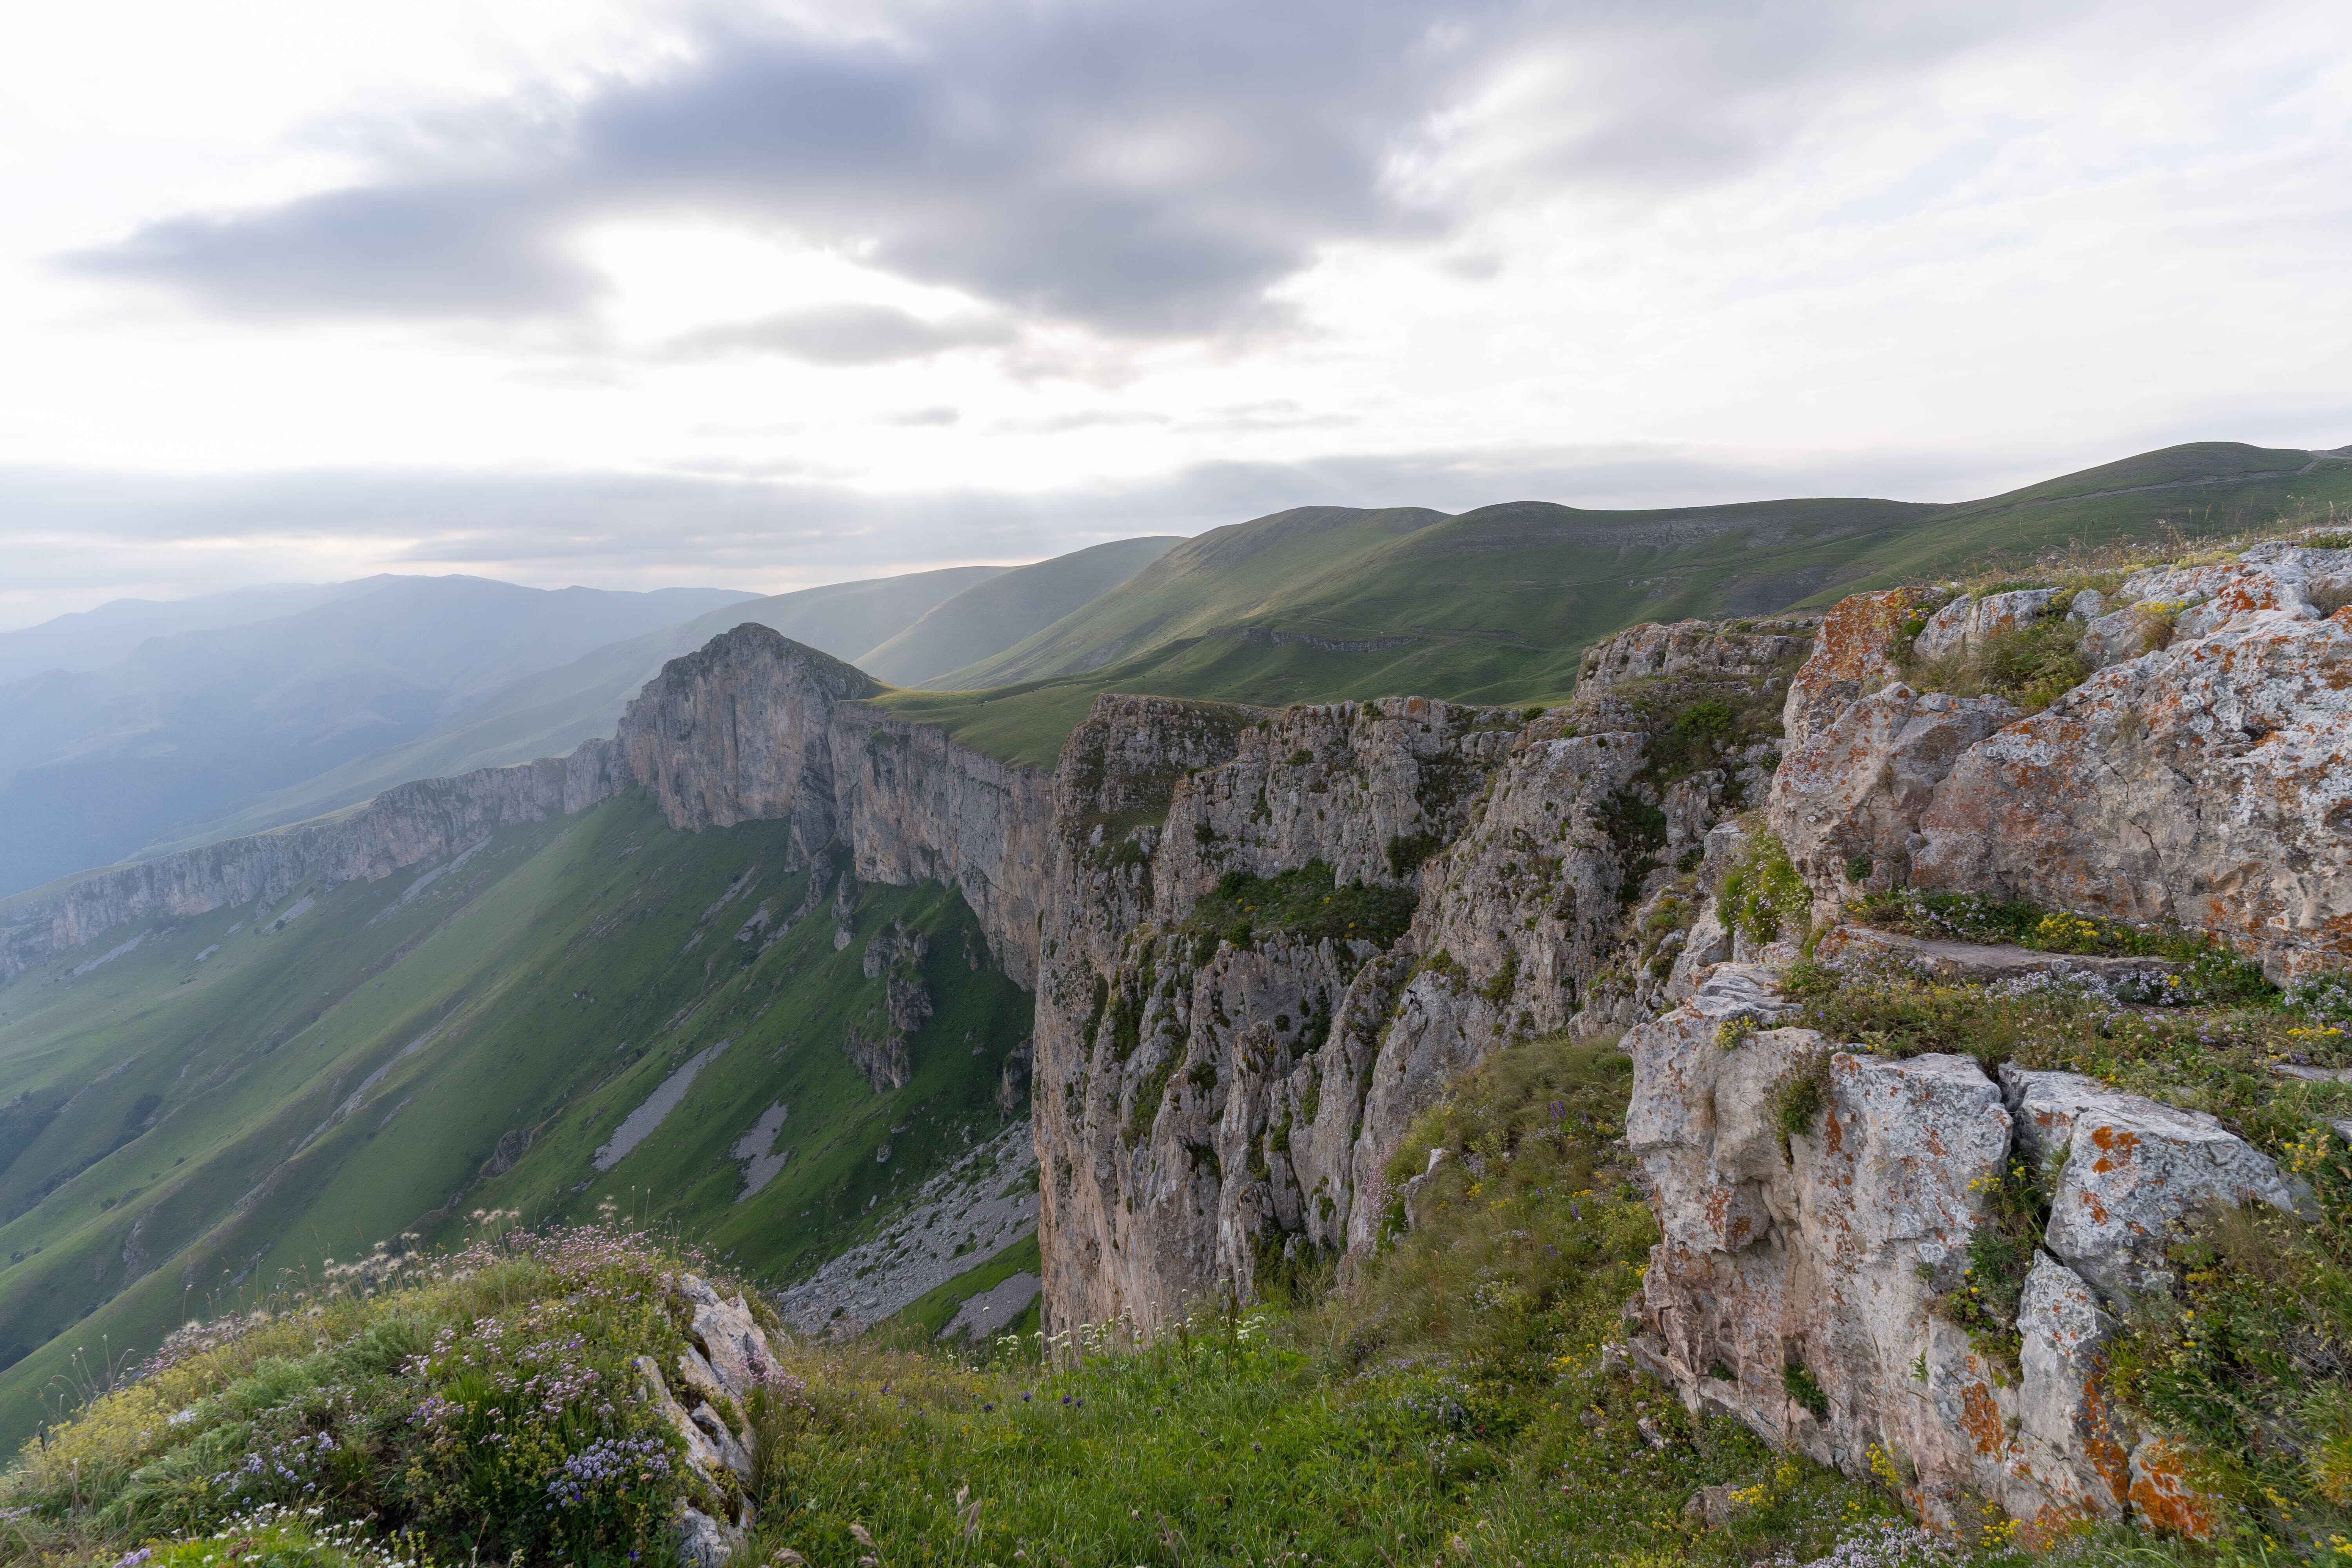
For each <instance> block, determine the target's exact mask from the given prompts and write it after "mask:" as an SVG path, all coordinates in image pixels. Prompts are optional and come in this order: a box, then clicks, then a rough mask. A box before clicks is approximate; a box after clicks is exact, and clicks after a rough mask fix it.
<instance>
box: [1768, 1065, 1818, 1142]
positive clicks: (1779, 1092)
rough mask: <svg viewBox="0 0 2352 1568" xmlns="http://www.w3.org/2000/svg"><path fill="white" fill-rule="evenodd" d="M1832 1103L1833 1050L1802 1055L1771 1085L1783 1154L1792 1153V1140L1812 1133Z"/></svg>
mask: <svg viewBox="0 0 2352 1568" xmlns="http://www.w3.org/2000/svg"><path fill="white" fill-rule="evenodd" d="M1829 1103H1830V1053H1829V1052H1827V1051H1814V1052H1812V1053H1811V1054H1810V1055H1808V1056H1806V1057H1804V1058H1802V1059H1801V1060H1800V1061H1799V1062H1798V1063H1797V1065H1796V1066H1795V1067H1793V1068H1790V1070H1789V1072H1788V1074H1787V1075H1786V1076H1785V1077H1783V1078H1782V1079H1780V1082H1779V1083H1777V1084H1775V1085H1773V1086H1772V1124H1773V1126H1775V1127H1777V1128H1779V1129H1780V1155H1781V1157H1782V1158H1783V1159H1786V1158H1787V1157H1788V1154H1789V1140H1790V1139H1791V1138H1793V1137H1796V1136H1797V1135H1798V1134H1800V1133H1802V1134H1804V1135H1806V1136H1808V1137H1810V1136H1811V1133H1812V1131H1813V1123H1814V1121H1817V1120H1818V1119H1819V1118H1820V1116H1821V1114H1822V1111H1824V1110H1828V1109H1829Z"/></svg>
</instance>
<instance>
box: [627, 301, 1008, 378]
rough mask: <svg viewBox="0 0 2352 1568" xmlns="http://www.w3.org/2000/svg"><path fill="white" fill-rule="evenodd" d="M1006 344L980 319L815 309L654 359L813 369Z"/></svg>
mask: <svg viewBox="0 0 2352 1568" xmlns="http://www.w3.org/2000/svg"><path fill="white" fill-rule="evenodd" d="M1012 339H1013V329H1012V328H1011V327H1009V326H1007V325H1006V324H1005V323H1003V321H989V320H986V319H984V318H977V317H975V318H967V319H962V320H950V321H925V320H924V319H923V318H922V317H920V316H918V315H915V314H913V313H912V312H910V311H907V310H895V309H893V308H891V307H890V306H887V305H853V304H842V305H819V306H815V307H813V308H811V309H809V310H787V311H784V312H782V313H781V314H778V315H773V316H762V317H761V318H760V319H759V320H758V321H730V322H727V323H725V324H723V325H719V326H715V327H704V328H701V329H699V330H698V331H691V332H687V333H684V334H682V335H680V336H678V337H676V338H673V339H671V340H670V341H669V342H667V343H666V344H664V345H663V346H662V348H661V349H660V350H659V352H658V353H656V358H660V359H667V360H704V359H716V358H719V357H720V356H722V355H727V354H736V353H777V354H787V355H790V356H791V357H792V358H793V359H803V360H808V361H810V362H811V363H816V364H883V363H888V362H890V361H892V360H908V359H922V358H925V357H928V356H929V355H931V354H936V353H946V352H947V351H948V350H950V349H960V348H971V347H974V346H980V345H988V344H995V343H1003V342H1011V341H1012Z"/></svg>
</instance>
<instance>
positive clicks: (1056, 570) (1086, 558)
mask: <svg viewBox="0 0 2352 1568" xmlns="http://www.w3.org/2000/svg"><path fill="white" fill-rule="evenodd" d="M1182 542H1183V541H1182V540H1181V539H1178V538H1176V537H1174V536H1173V535H1161V536H1158V537H1153V538H1147V539H1119V540H1114V541H1112V542H1110V543H1108V544H1097V545H1094V546H1092V547H1090V548H1088V549H1085V550H1074V551H1072V552H1070V553H1069V554H1067V555H1056V556H1055V557H1054V558H1053V559H1052V560H1050V561H1040V562H1037V563H1034V564H1033V565H1028V566H1015V567H1013V569H1012V570H1011V571H1008V572H1004V573H1002V574H999V575H997V576H994V577H991V578H988V579H987V580H985V581H983V582H981V583H976V584H973V585H972V586H971V587H969V588H966V589H965V590H964V591H963V592H962V593H961V594H958V595H956V596H955V597H954V598H952V599H949V600H947V601H946V602H945V603H943V604H941V605H939V606H938V607H937V608H935V609H933V610H932V611H931V612H930V613H929V614H928V615H926V616H923V618H922V619H920V620H919V621H917V622H916V623H915V624H914V625H912V626H908V628H907V629H906V630H905V631H902V632H900V633H898V635H897V636H896V637H890V638H888V639H887V640H885V641H883V642H880V643H877V644H876V645H875V646H874V647H870V648H868V649H866V651H865V652H864V653H860V654H855V655H844V656H843V657H845V658H848V659H849V660H850V662H851V663H853V664H855V665H856V666H857V667H858V668H861V669H863V670H865V671H866V673H867V674H868V675H871V676H874V677H876V678H877V679H882V680H887V681H891V682H893V683H895V684H897V685H900V686H924V685H928V684H929V683H930V681H931V679H932V678H933V677H935V676H938V675H940V674H941V673H942V672H944V671H947V670H950V669H955V668H960V667H961V666H963V665H967V664H970V663H971V662H973V661H974V660H976V659H982V658H989V657H990V656H992V655H993V654H996V653H999V652H1001V651H1003V649H1005V648H1008V647H1012V646H1013V644H1015V643H1017V642H1020V641H1022V640H1023V639H1024V638H1026V637H1031V636H1033V635H1034V634H1035V633H1037V632H1039V631H1042V630H1044V629H1045V627H1046V626H1051V625H1053V623H1054V622H1055V621H1057V620H1060V619H1061V618H1062V617H1063V616H1066V615H1068V614H1070V613H1071V612H1072V611H1074V610H1076V609H1078V608H1080V607H1082V606H1083V605H1087V604H1088V603H1090V602H1092V601H1093V600H1094V599H1095V598H1096V597H1097V596H1098V595H1102V594H1104V593H1106V592H1108V590H1110V589H1112V588H1116V587H1118V585H1119V584H1121V583H1124V582H1126V581H1127V580H1128V579H1129V577H1132V576H1134V575H1135V574H1137V573H1138V572H1140V571H1142V570H1143V569H1144V568H1145V567H1146V566H1149V565H1150V564H1151V563H1153V562H1154V561H1157V560H1159V559H1160V557H1161V556H1162V555H1165V554H1167V553H1168V552H1169V551H1170V550H1171V549H1172V548H1174V547H1175V546H1176V545H1179V544H1181V543H1182Z"/></svg>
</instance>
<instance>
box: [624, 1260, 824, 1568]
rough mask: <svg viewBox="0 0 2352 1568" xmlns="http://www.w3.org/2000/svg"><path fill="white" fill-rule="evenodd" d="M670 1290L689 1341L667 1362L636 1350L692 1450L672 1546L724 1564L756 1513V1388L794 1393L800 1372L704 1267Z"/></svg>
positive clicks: (687, 1555) (652, 1395)
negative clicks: (784, 1365) (779, 1359)
mask: <svg viewBox="0 0 2352 1568" xmlns="http://www.w3.org/2000/svg"><path fill="white" fill-rule="evenodd" d="M671 1299H672V1302H673V1305H674V1306H675V1308H676V1309H677V1312H678V1315H679V1316H680V1317H681V1318H683V1319H684V1320H685V1321H686V1324H687V1336H688V1341H689V1343H688V1346H687V1348H686V1350H685V1351H684V1352H681V1353H680V1354H679V1356H678V1358H677V1365H676V1366H675V1367H674V1368H671V1369H668V1370H665V1369H664V1368H663V1367H662V1365H661V1363H658V1362H656V1361H655V1360H654V1358H653V1357H651V1356H646V1355H641V1356H639V1357H637V1358H636V1363H635V1365H636V1371H637V1377H638V1381H639V1384H640V1387H641V1392H642V1394H643V1395H644V1397H645V1398H646V1400H647V1401H648V1402H649V1403H650V1404H651V1405H653V1406H654V1408H655V1410H656V1412H658V1413H659V1414H660V1415H662V1416H663V1418H664V1419H665V1420H666V1421H667V1423H668V1425H669V1426H670V1427H671V1429H672V1430H673V1431H675V1432H676V1433H677V1437H678V1442H679V1445H680V1447H681V1448H682V1449H683V1451H684V1454H685V1458H686V1468H687V1473H688V1482H689V1485H688V1498H687V1500H686V1503H685V1505H684V1506H683V1507H682V1508H681V1509H680V1510H679V1512H678V1517H677V1520H676V1521H674V1522H673V1524H672V1526H671V1530H670V1544H671V1547H672V1549H673V1550H674V1551H675V1552H677V1557H678V1560H679V1561H680V1562H682V1563H689V1564H692V1565H693V1568H719V1565H720V1564H721V1563H725V1562H727V1561H728V1559H729V1558H730V1557H731V1556H733V1555H734V1554H735V1553H736V1552H738V1551H739V1550H740V1548H741V1547H742V1545H743V1543H744V1542H745V1541H746V1539H747V1538H748V1535H749V1531H751V1526H752V1525H753V1524H754V1523H756V1522H757V1518H756V1516H755V1514H754V1512H753V1509H752V1503H751V1483H752V1478H753V1474H754V1471H753V1463H752V1433H751V1401H752V1396H753V1394H757V1393H761V1392H765V1393H766V1394H770V1395H772V1396H775V1397H790V1396H792V1395H793V1394H795V1393H796V1392H797V1382H796V1380H794V1379H793V1378H791V1377H790V1376H788V1375H787V1374H785V1373H783V1371H782V1369H781V1368H780V1367H779V1366H778V1365H777V1363H776V1360H775V1355H774V1352H772V1351H771V1350H770V1348H769V1345H768V1336H767V1332H766V1331H765V1330H763V1329H762V1328H761V1326H760V1321H759V1318H758V1316H757V1315H756V1313H755V1311H754V1309H753V1308H752V1306H751V1303H750V1302H748V1301H746V1300H744V1299H743V1298H742V1297H741V1296H740V1295H739V1296H737V1297H736V1298H735V1299H734V1300H731V1301H730V1300H727V1299H726V1298H724V1297H722V1296H720V1295H719V1292H718V1291H717V1290H715V1289H712V1288H711V1286H710V1283H709V1281H708V1280H706V1279H703V1278H702V1277H701V1276H700V1275H698V1274H691V1273H687V1274H680V1275H679V1276H678V1277H677V1280H676V1281H675V1283H674V1284H673V1286H672V1288H671ZM771 1321H773V1320H771Z"/></svg>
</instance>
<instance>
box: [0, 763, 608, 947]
mask: <svg viewBox="0 0 2352 1568" xmlns="http://www.w3.org/2000/svg"><path fill="white" fill-rule="evenodd" d="M626 782H627V775H626V773H625V761H624V759H623V758H622V757H621V755H620V753H619V752H618V751H617V750H616V749H615V748H614V745H613V743H612V742H608V741H595V742H590V743H589V744H587V745H584V746H582V747H581V748H580V749H579V750H577V751H575V752H572V754H571V755H570V756H568V757H543V758H541V760H539V761H538V762H535V763H524V764H522V765H521V766H519V767H510V768H485V769H482V770H480V771H478V772H476V773H463V774H460V775H458V776H457V777H456V778H448V779H420V780H418V781H416V782H415V783H413V784H400V785H397V786H396V787H394V788H392V789H388V790H386V791H384V792H383V794H382V795H377V796H376V797H375V798H374V799H373V800H371V801H369V802H367V803H366V804H365V805H359V806H354V807H352V809H350V810H348V811H342V812H338V813H336V814H335V815H333V816H322V817H319V818H317V819H315V820H313V821H310V822H298V823H295V824H293V825H292V826H287V827H281V828H278V829H277V830H276V831H275V832H270V833H263V834H257V835H256V836H255V837H250V838H232V839H229V840H226V842H223V843H220V844H208V845H206V846H205V847H203V848H200V849H191V850H187V851H184V852H183V853H181V854H177V855H167V856H163V857H161V858H157V859H153V860H142V861H138V862H135V863H133V864H131V865H128V866H112V867H108V868H105V869H103V870H100V871H93V872H90V873H88V874H87V875H84V876H81V877H78V878H75V879H71V880H70V881H68V882H67V883H65V884H63V885H61V886H52V887H48V888H40V889H34V890H33V891H31V892H28V893H20V894H18V895H17V896H16V897H15V898H13V899H10V900H6V901H5V902H0V978H5V977H9V976H13V975H16V974H21V973H24V972H25V971H26V970H27V969H31V968H34V967H36V966H37V965H39V964H42V963H47V962H48V960H49V959H50V958H52V957H54V956H56V955H57V954H58V953H61V952H69V951H71V950H72V949H74V948H77V947H79V946H81V945H82V944H83V943H84V942H90V941H92V940H94V939H95V938H97V937H100V936H102V935H104V934H105V933H106V932H108V931H114V930H117V929H120V928H123V927H127V926H131V925H133V924H138V923H141V922H147V921H156V920H179V919H183V918H185V917H186V916H189V915H197V914H203V913H205V911H207V910H217V909H221V908H224V907H226V906H228V905H232V904H267V903H275V902H276V901H278V900H280V899H283V898H285V897H287V896H288V895H289V894H290V893H292V892H294V891H295V889H299V888H301V887H304V886H306V885H308V884H310V883H315V882H324V883H328V884H334V883H339V882H347V881H351V880H352V879H356V878H376V877H383V876H388V875H390V874H391V873H392V872H394V871H396V870H398V869H400V868H402V867H404V866H414V865H416V864H417V863H419V862H421V861H425V860H433V859H438V858H442V857H444V856H446V855H448V854H450V853H452V852H454V851H456V850H457V849H460V848H463V847H466V846H467V845H469V844H473V843H477V842H478V841H479V840H480V839H481V838H482V837H483V836H484V835H486V834H488V833H490V832H492V831H494V830H495V829H497V828H499V827H506V826H513V825H515V824H517V823H524V822H539V821H543V820H544V819H546V818H547V817H549V816H557V815H560V814H562V813H565V812H572V811H580V810H583V809H584V808H586V807H588V806H590V805H594V804H595V803H596V802H598V801H600V800H603V799H604V798H605V797H606V796H608V795H612V794H614V792H615V791H616V790H618V789H620V788H621V787H622V786H623V785H624V784H625V783H626Z"/></svg>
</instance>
